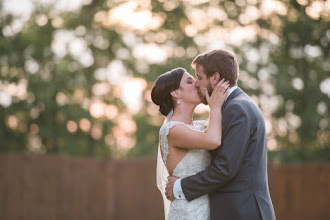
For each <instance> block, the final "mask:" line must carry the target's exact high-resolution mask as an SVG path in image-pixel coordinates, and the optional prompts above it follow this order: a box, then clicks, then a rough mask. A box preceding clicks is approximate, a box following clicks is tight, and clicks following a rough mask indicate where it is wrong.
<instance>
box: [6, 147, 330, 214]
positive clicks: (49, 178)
mask: <svg viewBox="0 0 330 220" xmlns="http://www.w3.org/2000/svg"><path fill="white" fill-rule="evenodd" d="M155 165H156V163H155V160H153V159H144V160H129V161H107V162H100V161H94V160H91V159H80V158H71V157H60V156H51V155H46V156H38V155H27V154H20V153H10V154H0V219H1V220H84V219H86V220H98V219H100V220H103V219H115V220H117V219H118V220H126V219H134V220H135V219H143V220H149V219H150V220H154V219H163V217H162V216H163V208H162V199H161V197H160V193H159V192H158V190H157V188H156V186H155ZM268 175H269V187H270V192H271V196H272V200H273V204H274V207H275V213H276V216H277V219H279V220H282V219H283V220H286V219H288V220H289V219H290V220H295V219H297V220H305V219H306V220H307V219H308V220H310V219H318V220H322V219H324V220H325V219H330V164H300V165H281V166H271V167H269V168H268Z"/></svg>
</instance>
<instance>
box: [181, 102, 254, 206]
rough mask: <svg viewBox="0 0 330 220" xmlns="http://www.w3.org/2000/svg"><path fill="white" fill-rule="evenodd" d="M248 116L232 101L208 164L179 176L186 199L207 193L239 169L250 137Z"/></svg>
mask: <svg viewBox="0 0 330 220" xmlns="http://www.w3.org/2000/svg"><path fill="white" fill-rule="evenodd" d="M249 124H250V118H249V117H248V114H247V111H246V109H245V108H244V106H243V105H242V104H238V103H235V104H232V105H231V106H227V108H226V109H224V111H223V138H222V144H221V146H220V147H219V148H217V149H216V151H217V152H216V157H215V158H214V159H213V160H212V162H211V164H210V165H209V166H208V167H207V168H206V169H205V170H204V171H201V172H199V173H197V174H196V175H193V176H189V177H186V178H184V179H182V181H181V186H182V190H183V193H184V195H185V197H186V199H187V200H188V201H191V200H193V199H195V198H198V197H200V196H202V195H205V194H207V193H210V192H212V191H214V190H216V189H218V188H219V187H221V186H223V185H225V184H226V183H228V182H229V181H230V180H231V179H232V178H233V177H235V175H236V174H237V172H238V171H239V169H240V167H241V165H242V162H243V159H244V155H245V152H246V150H247V147H248V145H249V140H250V125H249Z"/></svg>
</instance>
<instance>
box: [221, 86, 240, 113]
mask: <svg viewBox="0 0 330 220" xmlns="http://www.w3.org/2000/svg"><path fill="white" fill-rule="evenodd" d="M241 93H243V90H242V89H241V88H238V87H237V89H235V90H234V91H233V92H232V93H231V94H230V95H229V96H228V98H227V99H226V101H225V102H224V103H223V105H222V109H224V108H225V107H226V106H227V104H228V103H229V102H230V101H231V100H233V99H234V98H235V97H236V96H238V95H239V94H241Z"/></svg>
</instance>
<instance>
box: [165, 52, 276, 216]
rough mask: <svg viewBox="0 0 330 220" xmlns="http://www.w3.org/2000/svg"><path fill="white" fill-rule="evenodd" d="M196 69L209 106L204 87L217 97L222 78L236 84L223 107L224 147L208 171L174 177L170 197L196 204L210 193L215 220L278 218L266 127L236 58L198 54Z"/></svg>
mask: <svg viewBox="0 0 330 220" xmlns="http://www.w3.org/2000/svg"><path fill="white" fill-rule="evenodd" d="M192 66H193V68H194V69H195V73H196V77H197V80H196V83H195V87H196V88H197V89H198V90H199V94H200V96H201V97H202V99H203V103H204V104H206V99H205V97H204V96H203V92H202V91H203V89H204V88H206V89H207V90H208V91H209V93H212V91H213V89H214V88H215V86H216V84H217V83H218V82H219V81H220V80H221V79H222V78H225V79H226V80H229V82H230V86H231V89H230V91H229V94H228V96H227V99H226V101H225V102H224V104H223V107H222V135H223V138H222V144H221V146H219V147H218V148H217V149H215V150H213V151H210V153H211V157H212V161H211V164H210V165H209V166H208V167H207V168H206V169H205V170H204V171H202V172H200V173H197V174H196V175H193V176H189V177H186V178H183V179H177V178H176V177H169V178H168V180H169V182H168V184H167V187H166V196H167V197H168V199H170V200H173V199H174V198H176V199H187V200H188V201H191V200H193V199H196V198H198V197H200V196H202V195H205V194H209V197H210V211H211V220H213V219H214V220H216V219H224V220H228V219H234V220H236V219H237V220H238V219H244V220H250V219H251V220H258V219H265V220H273V219H275V213H274V208H273V204H272V201H271V198H270V195H269V189H268V181H267V144H266V143H267V141H266V129H265V122H264V118H263V115H262V113H261V111H260V110H259V108H258V107H257V106H256V105H255V104H254V102H253V101H252V99H251V98H250V97H249V96H248V95H247V94H245V93H244V92H243V91H242V90H241V89H240V88H238V87H237V79H238V75H239V67H238V63H237V60H236V57H235V55H234V54H233V53H231V52H229V51H226V50H221V49H219V50H213V51H210V52H207V53H205V54H201V55H198V56H197V57H196V58H195V59H194V60H193V62H192Z"/></svg>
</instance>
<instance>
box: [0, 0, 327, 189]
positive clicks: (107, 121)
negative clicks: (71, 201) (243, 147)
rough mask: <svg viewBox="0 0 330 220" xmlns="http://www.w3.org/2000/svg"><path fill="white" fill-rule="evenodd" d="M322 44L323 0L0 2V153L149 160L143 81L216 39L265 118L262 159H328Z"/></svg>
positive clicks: (150, 121)
mask: <svg viewBox="0 0 330 220" xmlns="http://www.w3.org/2000/svg"><path fill="white" fill-rule="evenodd" d="M329 42H330V1H329V0H284V1H276V0H235V1H224V0H191V1H188V0H183V1H177V0H169V1H165V0H132V1H124V0H70V1H68V0H2V1H1V2H0V116H1V117H0V140H1V141H0V142H1V143H0V151H1V152H2V153H3V154H8V152H11V153H13V152H20V153H22V152H24V154H26V153H28V154H32V155H40V156H41V155H45V156H47V155H49V154H51V155H52V156H54V155H57V156H58V155H66V156H72V157H79V158H81V157H83V158H85V159H86V158H88V159H93V160H96V161H99V162H104V161H116V160H118V159H120V160H132V159H133V160H136V158H138V159H139V160H140V159H141V160H143V159H146V158H148V159H150V158H155V155H156V152H157V143H158V131H159V127H160V126H161V124H162V122H163V117H162V116H161V115H160V113H159V111H158V108H157V106H155V105H154V104H153V103H152V101H151V98H150V90H151V88H152V85H153V82H154V81H155V79H156V78H157V77H158V76H159V75H160V74H162V73H164V72H166V71H168V70H171V69H173V68H176V67H179V66H180V67H184V68H186V69H187V70H188V72H190V73H191V74H192V75H193V74H194V70H193V69H192V68H191V67H190V64H191V61H192V60H193V58H194V57H195V56H196V55H198V54H199V53H203V52H206V51H209V50H212V49H216V48H224V49H228V50H231V51H233V52H235V54H236V56H237V58H238V61H239V65H240V76H239V82H238V85H239V87H241V88H242V89H243V90H244V91H245V92H246V93H248V94H249V95H250V96H251V97H252V98H253V99H254V101H255V102H256V103H257V105H258V106H259V107H260V108H261V110H262V112H263V114H264V116H265V120H266V127H267V136H268V143H267V144H268V150H269V153H268V162H269V164H270V166H271V165H275V164H287V163H293V162H294V163H306V162H322V163H329V161H330V145H329V134H330V130H329V127H330V116H329V108H330V74H329V73H330V58H329V55H330V49H329V48H330V43H329ZM208 110H209V109H208V107H207V106H204V105H199V106H198V107H197V108H196V112H195V119H206V118H207V117H208ZM23 166H24V165H23ZM7 177H8V176H7ZM327 189H328V188H327ZM329 191H330V190H329Z"/></svg>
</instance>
